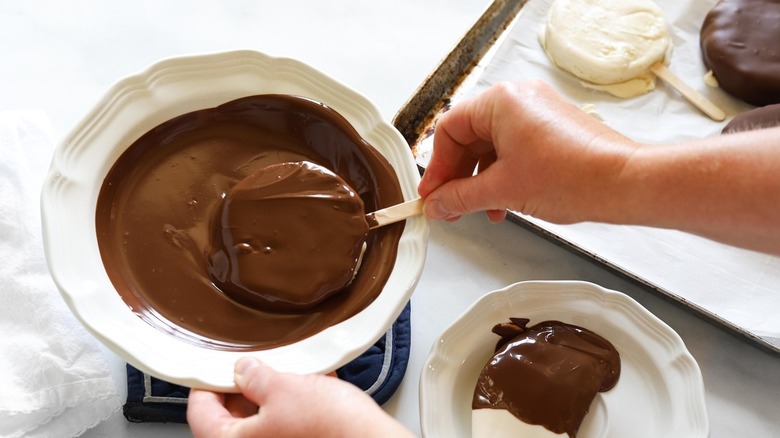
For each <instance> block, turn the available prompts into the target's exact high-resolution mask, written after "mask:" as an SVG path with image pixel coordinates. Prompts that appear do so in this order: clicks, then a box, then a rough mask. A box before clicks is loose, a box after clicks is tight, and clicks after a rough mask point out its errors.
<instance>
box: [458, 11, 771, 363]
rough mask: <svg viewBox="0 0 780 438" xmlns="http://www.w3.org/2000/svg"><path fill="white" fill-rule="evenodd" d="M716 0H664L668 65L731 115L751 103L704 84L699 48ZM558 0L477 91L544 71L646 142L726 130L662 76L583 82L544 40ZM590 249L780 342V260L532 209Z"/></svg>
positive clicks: (514, 35)
mask: <svg viewBox="0 0 780 438" xmlns="http://www.w3.org/2000/svg"><path fill="white" fill-rule="evenodd" d="M716 1H717V0H687V1H674V0H657V3H658V4H659V5H660V6H661V8H662V10H663V11H664V15H665V17H666V19H667V21H668V23H669V25H670V28H671V33H672V42H673V45H674V47H673V52H672V55H671V62H670V65H669V68H670V69H671V70H672V71H673V72H675V73H676V74H677V75H678V76H680V77H681V78H682V79H683V80H684V81H685V82H687V83H688V84H689V85H690V86H692V87H693V88H694V89H696V90H699V91H700V92H701V93H702V94H704V95H705V96H707V97H708V98H709V99H711V100H712V101H713V102H714V103H716V104H717V105H718V106H720V107H721V108H722V109H723V110H724V111H725V112H726V114H727V119H726V122H727V121H728V120H729V119H730V118H731V117H733V116H734V115H736V114H738V113H740V112H743V111H746V110H748V109H750V108H752V107H751V106H749V105H748V104H745V103H743V102H740V101H738V100H736V99H734V98H732V97H731V96H729V95H727V94H726V93H725V92H723V91H722V90H720V89H716V88H710V87H708V86H707V85H706V84H705V83H704V79H703V78H704V74H705V73H706V70H705V67H704V65H703V63H702V60H701V54H700V49H699V30H700V27H701V23H702V21H703V19H704V17H705V15H706V14H707V12H708V11H709V10H710V9H711V8H712V6H713V5H714V4H715V3H716ZM550 4H552V0H531V1H529V2H528V4H527V5H526V6H525V7H524V8H523V10H522V12H521V15H520V17H519V18H518V19H517V21H516V22H515V24H514V25H513V26H512V28H511V29H510V30H509V31H508V34H507V35H506V36H505V37H504V39H503V41H502V42H500V45H499V46H498V48H497V49H496V51H495V54H494V55H493V56H492V57H491V58H490V60H489V61H488V62H487V63H486V64H485V65H484V66H483V68H484V70H483V71H482V73H481V76H480V77H479V78H478V80H477V81H476V82H475V83H474V85H473V86H470V87H469V89H468V90H466V91H464V97H469V96H472V95H475V94H478V93H480V92H482V91H484V90H485V89H487V88H488V87H490V86H491V85H493V84H495V83H497V82H500V81H506V80H515V81H517V80H525V79H532V78H535V79H542V80H545V81H547V82H548V83H550V84H552V85H553V86H554V87H555V88H556V89H557V90H558V91H559V92H561V93H562V94H564V95H565V96H566V97H568V98H569V99H570V100H571V101H572V102H574V103H575V104H578V105H586V104H592V105H594V106H595V109H596V111H597V112H598V114H599V115H600V116H601V117H602V118H603V119H604V122H605V123H607V124H608V125H610V126H611V127H613V128H614V129H616V130H618V131H620V132H622V133H623V134H625V135H627V136H629V137H631V138H634V139H636V140H639V141H645V142H662V141H672V140H681V139H685V138H696V137H707V136H712V135H718V134H719V133H720V130H721V129H722V127H723V126H724V125H725V123H726V122H720V123H718V122H714V121H712V120H710V119H709V118H707V117H706V116H705V115H704V114H702V113H700V112H699V111H698V110H697V109H696V108H694V107H693V106H692V105H691V104H690V103H689V102H687V101H686V100H684V99H683V98H682V96H680V95H679V94H677V92H676V91H674V90H673V89H671V88H670V87H668V86H667V85H666V84H664V83H663V82H661V81H660V80H659V81H658V82H657V84H656V89H655V90H654V91H653V92H651V93H649V94H646V95H643V96H639V97H636V98H633V99H620V98H616V97H613V96H611V95H609V94H607V93H604V92H599V91H594V90H589V89H586V88H584V87H582V86H581V85H580V84H579V82H578V80H577V79H576V78H575V77H574V76H572V75H570V74H568V73H566V72H564V71H562V70H560V69H558V68H557V67H555V66H554V65H553V64H552V63H551V62H550V61H549V59H548V58H547V56H546V54H545V53H544V51H543V49H542V48H541V46H540V44H539V40H538V33H539V31H540V29H541V27H542V25H543V23H544V21H545V17H546V13H547V10H548V9H549V6H550ZM523 217H524V218H525V219H527V220H528V221H530V222H532V223H534V224H537V225H539V226H540V227H542V228H543V229H545V230H547V231H550V232H552V233H553V234H555V235H556V236H558V237H560V238H561V239H563V240H565V241H568V242H569V243H571V244H573V245H574V246H575V247H578V248H580V249H582V250H584V251H585V252H589V253H592V254H595V255H596V256H597V257H599V258H601V259H604V260H605V261H606V262H607V263H609V264H611V265H613V266H615V267H617V268H619V269H620V270H622V271H624V272H626V273H629V274H631V275H633V276H635V277H637V278H639V279H641V280H643V281H645V282H647V283H649V284H651V285H654V286H656V287H658V288H660V289H662V290H664V291H666V292H668V293H669V294H670V295H672V296H673V297H674V298H675V299H677V300H678V301H681V302H684V303H686V304H687V305H689V306H690V307H693V308H697V309H698V310H700V311H702V312H703V313H704V314H705V315H707V316H709V317H711V318H713V319H715V320H718V321H719V322H721V323H725V324H726V325H728V326H732V327H734V328H737V329H738V331H744V333H745V334H747V335H748V336H749V337H756V338H757V340H758V341H759V343H766V344H767V345H768V346H770V348H776V349H780V318H776V317H775V314H776V313H777V311H778V310H779V309H780V258H779V257H774V256H769V255H765V254H760V253H757V252H753V251H747V250H742V249H737V248H733V247H730V246H726V245H722V244H719V243H715V242H712V241H710V240H707V239H703V238H700V237H697V236H694V235H691V234H687V233H682V232H678V231H674V230H662V229H654V228H645V227H634V226H616V225H606V224H595V223H582V224H575V225H555V224H550V223H547V222H544V221H540V220H538V219H534V218H531V217H526V216H523Z"/></svg>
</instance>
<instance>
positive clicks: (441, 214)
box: [424, 200, 452, 219]
mask: <svg viewBox="0 0 780 438" xmlns="http://www.w3.org/2000/svg"><path fill="white" fill-rule="evenodd" d="M424 211H425V216H427V217H428V218H430V219H447V218H448V217H450V216H452V214H451V213H450V212H449V211H447V210H446V209H445V208H444V206H443V205H442V204H441V201H437V200H431V201H428V202H426V203H425V207H424Z"/></svg>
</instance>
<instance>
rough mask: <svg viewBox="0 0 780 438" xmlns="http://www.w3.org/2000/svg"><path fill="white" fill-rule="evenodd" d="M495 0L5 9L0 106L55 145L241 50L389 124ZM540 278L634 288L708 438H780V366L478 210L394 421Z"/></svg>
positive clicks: (158, 430)
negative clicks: (673, 349)
mask: <svg viewBox="0 0 780 438" xmlns="http://www.w3.org/2000/svg"><path fill="white" fill-rule="evenodd" d="M488 3H489V1H488V0H449V1H445V0H394V1H386V2H378V1H370V0H331V1H315V0H292V1H291V0H285V1H283V2H282V1H276V2H270V1H266V2H263V1H231V2H218V1H213V2H207V1H182V0H176V1H152V0H145V1H135V2H121V3H120V2H111V3H109V2H98V1H96V0H81V1H67V2H64V1H34V0H33V1H11V0H0V54H2V57H3V62H2V68H0V110H3V109H17V108H42V109H43V110H45V111H46V112H47V114H48V115H49V116H50V118H51V120H52V123H53V127H54V135H55V138H56V139H60V138H62V137H63V136H64V135H65V134H66V133H67V132H68V130H69V129H70V128H71V127H72V126H73V125H74V124H75V123H76V122H77V121H78V120H80V118H81V117H83V116H84V115H85V114H86V113H87V111H88V110H89V109H90V108H91V106H92V104H93V103H95V102H96V101H97V100H98V99H99V98H100V97H101V96H102V95H103V93H104V92H105V91H106V90H107V89H108V88H109V87H110V86H111V85H112V84H113V83H114V82H116V81H117V80H119V79H120V78H122V77H124V76H126V75H129V74H133V73H136V72H138V71H140V70H142V69H143V68H145V67H146V66H148V65H149V64H151V63H153V62H156V61H158V60H160V59H162V58H165V57H169V56H176V55H184V54H192V53H203V52H213V51H221V50H230V49H245V48H246V49H255V50H259V51H263V52H266V53H268V54H271V55H276V56H288V57H294V58H298V59H300V60H302V61H304V62H307V63H309V64H311V65H313V66H314V67H316V68H318V69H320V70H323V71H324V72H326V73H328V74H330V75H331V76H333V77H335V78H336V79H338V80H340V81H342V82H344V83H346V84H348V85H349V86H351V87H352V88H355V89H356V90H358V91H359V92H361V93H363V94H365V95H366V96H367V97H368V98H370V99H371V100H373V101H374V103H375V104H376V105H377V106H378V107H379V109H380V111H381V112H382V114H383V115H384V116H385V117H386V118H387V119H391V118H392V117H393V115H394V114H395V113H396V111H397V110H398V109H399V108H401V107H402V106H403V104H404V103H405V102H406V99H407V98H408V97H409V96H410V95H411V94H412V93H413V92H414V91H415V89H416V88H417V86H418V85H419V84H420V83H421V82H422V80H423V79H424V78H425V77H426V76H427V75H428V73H429V72H430V71H431V70H432V69H433V68H434V67H435V66H436V65H437V64H438V62H439V60H440V59H441V58H442V57H443V56H444V55H445V54H446V53H447V52H448V51H449V50H450V49H451V48H452V47H453V46H454V45H455V43H456V42H457V41H458V40H459V38H460V37H461V36H462V35H463V33H464V32H465V31H466V30H467V29H468V28H469V26H470V25H471V24H472V22H473V21H474V20H475V19H476V18H477V17H478V16H479V14H480V13H481V12H482V11H483V9H484V8H485V7H486V6H487V5H488ZM537 279H557V280H586V281H591V282H594V283H597V284H600V285H602V286H604V287H607V288H610V289H615V290H619V291H622V292H625V293H627V294H628V295H630V296H631V297H633V298H634V299H636V300H637V301H639V302H640V303H641V304H643V305H644V306H645V307H647V308H648V309H649V310H650V311H651V312H653V313H654V314H655V315H656V316H658V317H659V318H660V319H662V320H663V321H665V322H666V323H667V324H669V325H670V326H671V327H672V328H674V329H675V330H676V331H677V332H678V333H679V334H680V336H681V337H682V338H683V340H684V341H685V343H686V345H687V347H688V349H689V350H690V351H691V353H692V354H693V356H694V357H695V358H696V360H697V361H698V363H699V365H700V367H701V370H702V374H703V377H704V383H705V387H706V397H707V408H708V412H709V419H710V426H711V436H713V437H727V436H735V435H741V436H750V437H769V436H778V435H780V415H778V412H780V357H778V356H777V355H773V354H769V353H766V352H764V351H763V350H760V349H758V348H756V347H755V346H753V345H752V344H749V343H747V342H746V341H745V340H744V339H743V338H740V337H736V336H734V335H732V334H731V333H728V332H725V331H724V330H722V329H721V328H719V327H717V326H715V325H713V324H711V323H709V322H707V321H703V320H701V319H699V318H697V317H694V316H692V315H691V314H690V313H688V312H687V311H685V310H682V309H680V308H679V307H677V306H676V305H675V304H672V303H669V302H667V301H665V300H662V299H659V298H658V297H657V296H655V295H654V294H653V293H651V292H648V291H645V290H644V289H641V288H639V287H637V286H635V285H633V284H630V283H628V282H626V281H624V280H622V279H620V278H618V277H616V276H615V275H613V274H612V273H610V272H608V271H607V270H605V269H603V268H601V267H599V266H598V265H596V264H594V263H592V262H590V261H589V260H585V259H582V258H580V257H578V256H576V255H573V254H571V253H569V252H568V251H566V250H564V249H562V248H559V247H558V246H556V245H554V244H552V243H550V242H549V241H547V240H545V239H543V238H540V237H538V236H536V235H534V234H532V233H531V232H529V231H527V230H525V229H523V228H521V227H519V226H517V225H514V224H510V223H504V224H497V225H494V224H490V223H489V222H488V221H487V220H486V219H485V217H484V216H483V215H482V214H476V215H472V216H468V217H465V218H463V219H462V220H461V221H459V222H457V223H432V224H431V235H430V242H429V247H428V258H427V262H426V266H425V270H424V271H423V274H422V277H421V279H420V282H419V285H418V286H417V289H416V291H415V293H414V296H413V298H412V350H411V357H410V360H409V367H408V370H407V373H406V376H405V379H404V381H403V383H402V385H401V387H400V388H399V390H398V392H397V393H396V394H395V395H394V396H393V398H392V399H391V400H390V401H389V402H388V403H387V404H386V405H385V406H384V407H385V409H386V410H387V412H389V413H390V414H391V415H394V416H395V417H397V418H398V419H399V420H400V421H402V422H403V423H404V424H405V425H406V426H407V427H409V428H410V429H411V430H412V431H413V432H415V433H416V434H417V435H419V434H420V427H419V414H418V391H417V389H418V382H419V376H420V372H421V369H422V367H423V364H424V362H425V359H426V357H427V355H428V351H429V349H430V346H431V343H432V342H433V341H434V339H435V338H436V337H437V336H438V335H439V334H440V333H441V332H442V331H443V330H444V329H445V328H446V327H447V326H448V325H449V324H450V323H451V322H452V321H453V319H454V318H456V317H457V316H458V315H460V314H461V312H463V311H464V310H465V309H466V308H467V307H468V306H469V305H470V304H471V303H472V302H473V301H474V300H475V299H476V298H477V297H479V296H480V295H482V294H484V293H485V292H489V291H491V290H494V289H498V288H501V287H503V286H506V285H508V284H511V283H514V282H517V281H523V280H537ZM778 293H780V292H778ZM106 357H107V359H108V361H109V363H110V365H111V367H112V371H113V372H114V376H115V378H116V381H117V387H118V390H119V392H120V394H121V395H122V396H123V397H124V394H125V393H126V389H125V386H124V384H125V382H124V378H125V375H124V368H123V367H124V364H123V362H122V361H121V360H120V359H119V358H118V357H116V356H115V355H114V354H113V353H111V352H109V351H106ZM190 435H191V434H190V432H189V430H188V428H187V426H185V425H177V424H130V423H128V422H126V421H125V419H124V417H123V416H122V415H121V413H117V414H116V415H114V416H113V417H112V418H110V419H109V420H107V421H105V422H103V423H101V424H99V425H98V426H97V427H95V428H94V429H92V430H90V431H88V432H87V433H86V434H85V436H88V437H101V436H110V437H123V436H124V437H135V436H138V437H141V436H143V437H156V436H160V437H162V436H165V437H177V436H190Z"/></svg>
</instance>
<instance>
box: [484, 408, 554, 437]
mask: <svg viewBox="0 0 780 438" xmlns="http://www.w3.org/2000/svg"><path fill="white" fill-rule="evenodd" d="M566 436H567V435H566V434H557V433H553V432H551V431H549V430H548V429H546V428H544V427H543V426H537V425H533V424H528V423H526V422H523V421H521V420H520V419H519V418H517V417H515V416H514V415H512V414H511V413H510V412H509V411H506V410H504V409H473V410H472V411H471V437H472V438H561V437H566Z"/></svg>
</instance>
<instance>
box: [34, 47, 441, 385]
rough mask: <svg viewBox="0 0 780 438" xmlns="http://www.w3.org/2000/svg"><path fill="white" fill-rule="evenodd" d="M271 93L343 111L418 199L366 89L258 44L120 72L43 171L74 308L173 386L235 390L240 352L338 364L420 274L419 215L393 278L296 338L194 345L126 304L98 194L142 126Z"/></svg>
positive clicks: (407, 232)
mask: <svg viewBox="0 0 780 438" xmlns="http://www.w3.org/2000/svg"><path fill="white" fill-rule="evenodd" d="M267 93H278V94H292V95H300V96H304V97H308V98H311V99H314V100H316V101H319V102H322V103H324V104H325V105H328V106H329V107H331V108H333V109H334V110H336V111H337V112H339V113H340V114H341V115H342V116H344V117H345V118H346V119H347V120H348V121H349V122H350V123H351V124H352V125H353V126H354V127H355V129H356V130H357V131H358V132H359V133H360V134H361V136H362V137H363V138H364V139H365V140H366V141H368V142H369V143H370V144H372V145H373V146H374V147H375V148H376V149H377V150H378V151H379V152H380V153H381V154H382V155H384V156H385V158H387V159H388V161H390V163H391V164H392V165H393V167H394V169H395V171H396V173H397V175H398V179H399V181H400V183H401V190H402V192H403V195H404V198H405V199H407V200H408V199H412V198H415V197H416V196H417V193H416V191H417V184H418V183H419V179H420V175H419V171H418V170H417V167H416V164H415V162H414V158H413V156H412V152H411V149H410V148H409V146H408V145H407V143H406V141H405V140H404V139H403V137H402V136H401V134H400V133H399V132H398V131H397V130H396V129H395V128H394V127H393V126H392V125H390V124H389V123H388V122H386V121H384V120H383V119H382V116H381V115H380V113H379V110H378V109H377V108H376V107H375V106H374V105H373V104H372V103H371V102H370V101H369V100H368V99H367V98H366V97H364V96H363V95H361V94H360V93H358V92H357V91H355V90H353V89H351V88H349V87H348V86H346V85H344V84H342V83H340V82H338V81H337V80H335V79H333V78H331V77H330V76H328V75H326V74H324V73H322V72H320V71H319V70H317V69H315V68H313V67H311V66H309V65H307V64H305V63H303V62H300V61H297V60H294V59H291V58H284V57H273V56H269V55H266V54H264V53H261V52H256V51H251V50H237V51H229V52H219V53H210V54H196V55H188V56H180V57H173V58H167V59H164V60H162V61H159V62H157V63H155V64H153V65H151V66H149V67H148V68H147V69H145V70H144V71H142V72H140V73H138V74H135V75H131V76H128V77H126V78H124V79H122V80H120V81H118V82H117V83H116V84H115V85H114V86H113V87H111V88H110V89H109V91H108V92H107V93H106V94H105V96H104V97H103V98H102V99H101V100H100V101H99V102H98V103H97V104H96V105H95V106H94V107H93V109H92V110H91V111H90V112H89V113H88V114H87V115H86V116H85V117H84V119H83V120H82V121H81V122H80V123H78V124H77V125H76V127H75V128H74V129H73V130H72V131H71V132H70V134H69V135H67V136H66V137H65V138H64V140H63V141H62V142H61V143H60V144H59V145H58V147H57V149H56V150H55V153H54V156H53V158H52V162H51V166H50V169H49V172H48V175H47V177H46V179H45V180H44V185H43V189H42V192H41V216H42V226H43V241H44V249H45V253H46V259H47V263H48V265H49V270H50V273H51V276H52V278H53V280H54V282H55V284H56V285H57V287H58V289H59V290H60V292H61V294H62V296H63V298H64V299H65V301H66V302H67V304H68V306H69V308H70V309H71V311H72V313H73V314H74V315H75V316H76V317H77V319H78V320H79V321H80V322H81V323H82V325H84V327H85V328H86V329H87V330H88V331H89V332H91V333H92V334H93V335H94V336H95V337H96V338H97V339H98V340H100V341H101V342H102V343H103V344H104V345H106V346H107V347H108V348H109V349H111V350H112V351H114V352H115V353H116V354H118V355H119V356H120V357H122V358H123V359H124V360H126V361H127V362H128V363H130V364H131V365H133V366H135V367H137V368H139V369H141V370H143V371H145V372H147V373H149V374H152V375H154V376H156V377H159V378H162V379H165V380H167V381H170V382H172V383H177V384H181V385H185V386H189V387H197V388H206V389H212V390H219V391H228V392H234V391H236V390H237V389H236V387H235V384H234V382H233V364H234V363H235V361H236V360H237V359H238V358H239V357H243V356H255V357H257V358H259V359H261V360H263V361H265V362H266V363H268V364H269V365H271V366H272V367H274V368H276V369H279V370H282V371H287V372H295V373H323V372H330V371H333V370H335V369H337V368H338V367H340V366H342V365H344V364H346V363H347V362H349V361H350V360H352V359H354V358H355V357H357V356H359V355H360V354H362V353H363V352H364V351H366V350H367V349H368V348H369V347H370V346H371V345H373V343H374V342H376V340H377V339H379V338H380V337H381V336H382V334H383V333H384V332H385V331H386V330H387V329H388V328H389V327H390V326H391V325H392V323H393V322H394V321H395V319H396V318H397V317H398V315H399V314H400V313H401V311H402V310H403V307H404V306H405V305H406V302H407V301H408V300H409V299H410V297H411V294H412V292H413V290H414V288H415V286H416V284H417V281H418V280H419V277H420V274H421V272H422V268H423V265H424V261H425V254H426V249H427V239H428V232H429V231H428V224H427V221H426V220H425V218H424V217H422V216H420V217H415V218H412V219H409V220H407V223H406V226H405V228H404V232H403V234H402V236H401V239H400V242H399V248H398V256H397V257H396V261H395V265H394V268H393V271H392V273H391V275H390V278H389V279H388V282H387V284H386V285H385V288H384V289H383V291H382V293H380V294H379V296H378V297H377V298H376V300H375V301H374V302H372V303H371V304H370V305H369V306H368V307H367V308H366V309H364V310H363V311H361V312H360V313H358V314H357V315H355V316H353V317H351V318H349V319H347V320H345V321H343V322H341V323H339V324H336V325H334V326H331V327H329V328H328V329H326V330H324V331H322V332H320V333H317V334H315V335H313V336H311V337H309V338H306V339H303V340H301V341H299V342H296V343H293V344H290V345H286V346H282V347H279V348H274V349H269V350H261V351H253V352H236V351H222V350H216V349H209V348H204V347H199V346H196V345H193V344H190V343H187V342H185V341H182V340H180V339H178V338H175V337H174V336H170V335H168V334H166V333H163V332H162V331H160V330H158V329H155V328H153V327H151V326H150V325H148V324H147V323H146V322H144V321H142V320H141V319H140V318H138V317H137V316H136V315H135V314H133V313H132V311H131V310H130V309H129V308H128V307H127V306H126V305H125V303H124V302H123V301H122V299H121V298H120V296H119V294H118V293H117V292H116V290H115V288H114V287H113V285H112V283H111V281H110V280H109V278H108V276H107V274H106V272H105V269H104V268H103V264H102V261H101V259H100V254H99V250H98V244H97V236H96V232H95V217H94V212H95V205H96V203H97V195H98V192H99V190H100V185H101V184H102V181H103V178H104V177H105V175H106V174H107V172H108V170H109V168H110V167H111V165H112V164H113V162H114V161H115V160H116V158H117V157H118V156H119V155H120V154H121V153H122V152H123V151H124V150H125V149H126V148H127V147H128V146H129V145H130V144H132V143H133V142H134V141H135V140H136V139H137V138H138V137H139V136H140V135H142V134H144V133H145V132H147V131H149V130H150V129H152V128H154V127H155V126H157V125H159V124H160V123H162V122H164V121H166V120H169V119H171V118H173V117H175V116H177V115H180V114H184V113H187V112H190V111H194V110H198V109H203V108H209V107H214V106H216V105H219V104H221V103H224V102H227V101H230V100H233V99H236V98H239V97H243V96H248V95H254V94H267ZM105 145H110V146H108V147H106V146H105ZM85 212H87V213H85Z"/></svg>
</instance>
